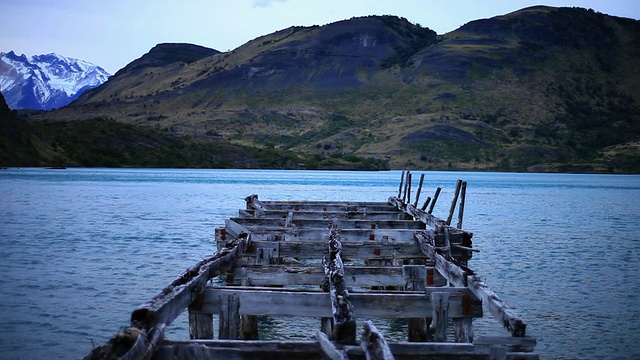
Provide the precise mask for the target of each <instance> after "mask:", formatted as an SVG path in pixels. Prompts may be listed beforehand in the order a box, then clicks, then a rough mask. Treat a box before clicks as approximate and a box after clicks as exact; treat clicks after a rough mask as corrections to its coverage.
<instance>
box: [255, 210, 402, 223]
mask: <svg viewBox="0 0 640 360" xmlns="http://www.w3.org/2000/svg"><path fill="white" fill-rule="evenodd" d="M288 213H289V210H266V211H256V212H254V217H256V218H264V219H284V218H285V217H286V214H288ZM399 216H401V217H399ZM404 217H405V214H403V213H398V211H395V210H393V209H388V210H386V211H375V210H371V211H366V212H361V211H347V212H344V211H340V212H328V211H298V212H296V213H295V218H296V219H298V220H319V219H328V220H334V219H337V220H382V221H385V220H390V219H397V220H404Z"/></svg>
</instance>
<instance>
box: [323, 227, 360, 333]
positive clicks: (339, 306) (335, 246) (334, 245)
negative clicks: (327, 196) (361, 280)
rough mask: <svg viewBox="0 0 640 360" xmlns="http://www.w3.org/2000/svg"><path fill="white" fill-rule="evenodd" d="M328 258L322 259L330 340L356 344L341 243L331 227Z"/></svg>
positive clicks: (353, 316) (352, 310)
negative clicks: (330, 316)
mask: <svg viewBox="0 0 640 360" xmlns="http://www.w3.org/2000/svg"><path fill="white" fill-rule="evenodd" d="M328 245H329V256H328V257H327V256H326V255H325V256H323V257H322V265H323V267H324V274H325V276H326V277H327V278H328V279H329V294H330V297H331V309H332V313H333V323H334V328H333V333H332V338H333V340H335V341H336V342H337V343H339V344H343V345H352V344H355V343H356V318H355V315H354V309H353V304H351V301H349V292H348V291H347V284H346V282H345V280H344V264H343V263H342V256H341V253H342V243H340V235H339V230H338V229H337V227H335V225H331V228H330V232H329V244H328Z"/></svg>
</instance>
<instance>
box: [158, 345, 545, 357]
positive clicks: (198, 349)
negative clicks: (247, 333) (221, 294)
mask: <svg viewBox="0 0 640 360" xmlns="http://www.w3.org/2000/svg"><path fill="white" fill-rule="evenodd" d="M388 346H389V349H390V350H391V353H392V354H393V355H394V356H395V357H398V358H405V359H406V358H412V357H418V358H428V357H435V358H451V359H458V358H489V355H490V353H491V349H492V348H494V346H492V345H490V344H482V343H479V344H458V343H436V342H422V343H407V342H400V343H396V342H388ZM497 346H501V345H497ZM506 350H507V351H506V353H505V354H504V357H503V359H505V360H507V359H522V360H539V356H538V355H537V354H535V353H532V352H525V351H517V350H514V349H512V348H511V347H510V346H507V347H506ZM341 351H344V353H345V354H346V356H347V357H350V358H365V351H364V350H363V349H362V347H361V346H345V347H344V349H343V350H341ZM320 353H323V354H327V353H326V352H324V351H323V350H322V349H321V347H320V343H319V342H318V341H317V340H297V341H294V340H288V341H276V340H259V341H255V340H251V341H249V340H244V341H243V340H233V341H230V340H165V341H164V342H163V344H162V346H160V347H159V348H158V351H157V352H156V354H155V356H154V358H155V359H157V360H170V359H191V358H195V359H228V358H238V357H240V356H242V357H243V358H294V357H295V358H313V357H316V356H317V355H318V354H320ZM329 358H331V359H334V357H329Z"/></svg>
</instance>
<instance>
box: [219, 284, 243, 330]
mask: <svg viewBox="0 0 640 360" xmlns="http://www.w3.org/2000/svg"><path fill="white" fill-rule="evenodd" d="M219 301H220V320H219V331H218V339H229V340H237V339H238V336H239V334H240V297H239V296H238V295H229V296H222V295H221V296H220V297H219Z"/></svg>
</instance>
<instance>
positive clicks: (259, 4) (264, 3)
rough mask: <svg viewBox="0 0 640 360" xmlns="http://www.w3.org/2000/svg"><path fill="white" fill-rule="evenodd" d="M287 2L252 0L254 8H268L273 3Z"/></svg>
mask: <svg viewBox="0 0 640 360" xmlns="http://www.w3.org/2000/svg"><path fill="white" fill-rule="evenodd" d="M287 1H289V0H253V6H254V7H270V6H272V5H273V3H278V2H287Z"/></svg>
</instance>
